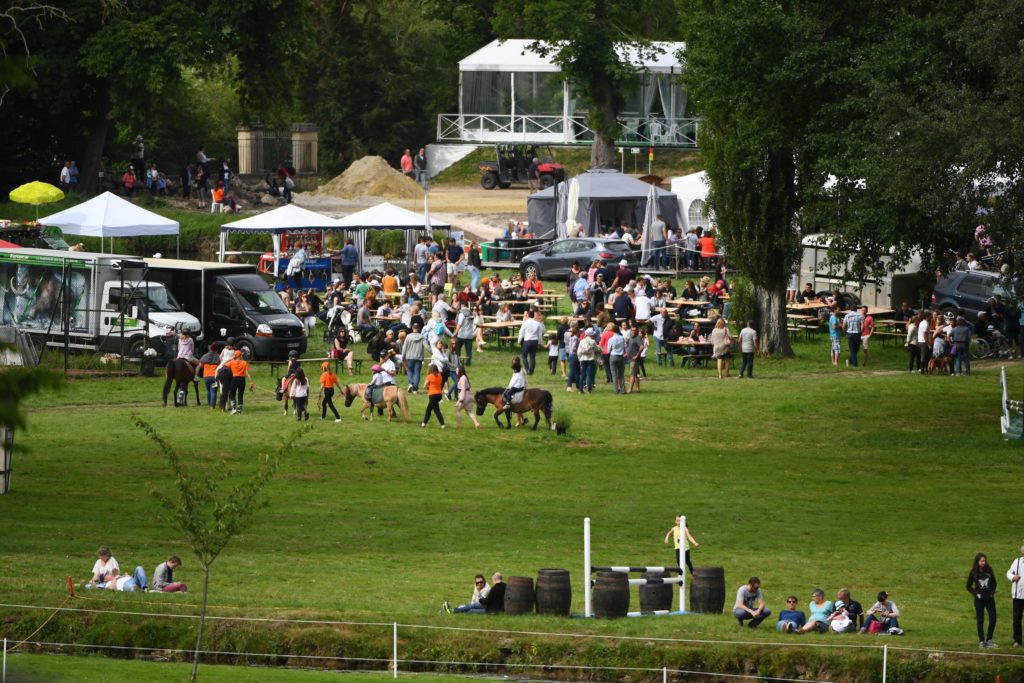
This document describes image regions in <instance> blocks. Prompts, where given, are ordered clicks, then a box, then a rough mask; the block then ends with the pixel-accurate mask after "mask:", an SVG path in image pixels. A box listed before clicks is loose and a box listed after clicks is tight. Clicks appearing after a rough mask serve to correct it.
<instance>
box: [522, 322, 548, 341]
mask: <svg viewBox="0 0 1024 683" xmlns="http://www.w3.org/2000/svg"><path fill="white" fill-rule="evenodd" d="M546 332H547V331H546V330H545V329H544V323H542V322H540V321H538V320H536V319H534V318H527V319H526V320H524V321H523V324H522V326H521V327H520V328H519V343H520V344H522V343H523V342H524V341H535V342H540V341H542V340H543V339H544V335H545V334H546Z"/></svg>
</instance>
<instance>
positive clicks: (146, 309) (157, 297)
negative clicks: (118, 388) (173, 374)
mask: <svg viewBox="0 0 1024 683" xmlns="http://www.w3.org/2000/svg"><path fill="white" fill-rule="evenodd" d="M146 271H147V265H146V263H145V262H144V261H143V260H141V259H138V258H135V257H133V256H123V255H112V254H97V253H91V252H76V251H56V250H51V249H20V248H19V249H0V324H3V325H13V326H14V327H16V328H18V329H19V330H21V331H22V332H25V333H28V334H31V335H33V337H42V338H43V342H44V343H46V344H47V345H50V346H67V347H69V348H75V349H90V350H97V351H105V352H113V353H122V352H123V353H124V355H125V356H130V357H138V356H140V355H141V354H142V352H143V350H144V349H145V348H146V347H147V346H149V347H151V348H153V349H155V350H156V351H157V353H158V354H159V355H160V356H163V357H165V358H166V357H167V356H169V355H170V354H171V353H172V352H174V350H175V349H176V348H177V342H176V336H177V333H178V332H179V331H180V330H188V331H189V332H191V333H192V334H195V335H198V334H199V332H200V331H201V329H202V328H201V325H200V324H199V320H198V319H197V318H196V317H195V316H192V315H190V314H188V313H186V312H184V311H183V310H182V309H181V306H180V305H178V302H177V301H176V300H175V298H174V296H173V295H172V294H171V292H170V291H169V290H168V289H167V288H166V287H165V286H164V285H163V284H162V283H159V282H150V281H149V280H148V279H147V278H146ZM168 342H170V343H168Z"/></svg>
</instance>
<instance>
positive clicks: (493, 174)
mask: <svg viewBox="0 0 1024 683" xmlns="http://www.w3.org/2000/svg"><path fill="white" fill-rule="evenodd" d="M494 152H495V154H494V157H495V159H494V161H483V162H481V163H480V164H479V165H478V168H479V169H480V172H481V173H482V175H481V176H480V186H481V187H483V188H484V189H485V190H493V189H494V188H496V187H500V188H501V189H503V190H505V189H508V188H509V187H511V185H512V183H520V184H523V185H525V184H526V183H527V180H528V176H527V174H528V172H529V169H530V164H531V163H533V159H534V158H537V159H539V160H540V168H539V169H538V170H539V172H540V186H541V189H545V188H548V187H551V186H552V185H554V184H556V183H560V182H562V181H563V180H565V167H564V166H562V165H561V164H556V163H555V162H554V160H553V157H552V155H551V148H550V147H547V146H544V147H538V146H537V145H528V144H522V145H495V146H494Z"/></svg>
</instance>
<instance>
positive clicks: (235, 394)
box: [225, 349, 256, 415]
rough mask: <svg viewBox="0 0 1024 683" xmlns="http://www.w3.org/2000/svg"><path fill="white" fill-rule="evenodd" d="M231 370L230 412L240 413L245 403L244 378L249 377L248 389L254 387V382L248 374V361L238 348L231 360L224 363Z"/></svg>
mask: <svg viewBox="0 0 1024 683" xmlns="http://www.w3.org/2000/svg"><path fill="white" fill-rule="evenodd" d="M225 365H227V366H228V369H229V370H231V392H230V393H231V414H232V415H241V414H242V405H243V404H244V403H245V379H246V378H247V377H248V378H249V391H253V390H255V389H256V383H255V382H253V381H252V375H250V374H249V363H248V362H246V360H245V358H244V357H243V354H242V351H241V350H240V349H238V350H236V351H235V356H234V358H233V359H232V360H230V361H228V362H227V363H225Z"/></svg>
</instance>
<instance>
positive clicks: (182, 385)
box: [164, 358, 202, 408]
mask: <svg viewBox="0 0 1024 683" xmlns="http://www.w3.org/2000/svg"><path fill="white" fill-rule="evenodd" d="M189 382H191V383H192V386H193V387H194V388H195V390H196V407H199V406H200V405H202V404H200V403H199V378H198V377H197V376H196V373H195V369H194V368H193V367H192V364H191V363H189V362H188V361H187V360H185V359H184V358H175V359H173V360H169V361H167V371H166V373H165V374H164V408H166V407H167V395H168V394H170V393H171V385H172V384H173V385H174V407H175V408H177V407H178V406H187V405H188V383H189Z"/></svg>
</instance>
